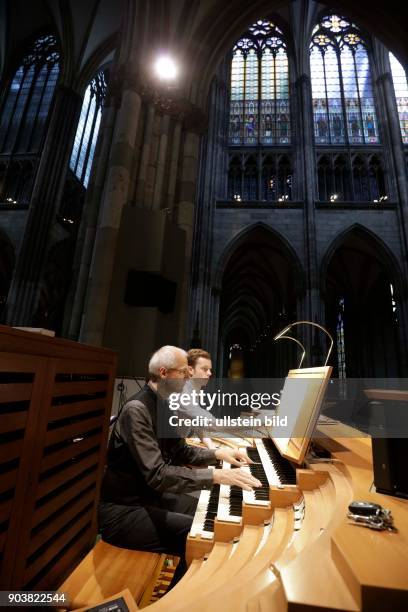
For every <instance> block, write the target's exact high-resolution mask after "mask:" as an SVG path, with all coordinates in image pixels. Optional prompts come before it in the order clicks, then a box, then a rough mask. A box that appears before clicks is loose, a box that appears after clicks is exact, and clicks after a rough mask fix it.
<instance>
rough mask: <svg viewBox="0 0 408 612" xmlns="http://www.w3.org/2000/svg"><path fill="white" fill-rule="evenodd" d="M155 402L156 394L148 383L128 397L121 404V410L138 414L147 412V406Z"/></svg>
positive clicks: (151, 405) (149, 406)
mask: <svg viewBox="0 0 408 612" xmlns="http://www.w3.org/2000/svg"><path fill="white" fill-rule="evenodd" d="M156 402H157V398H156V394H155V393H154V391H152V389H151V388H150V387H149V386H148V385H145V386H144V387H143V388H142V389H140V391H138V392H137V393H135V394H134V395H132V396H131V397H129V399H128V400H127V402H126V404H125V405H124V406H123V411H124V412H130V413H133V414H140V415H142V414H149V408H151V407H154V406H155V405H156Z"/></svg>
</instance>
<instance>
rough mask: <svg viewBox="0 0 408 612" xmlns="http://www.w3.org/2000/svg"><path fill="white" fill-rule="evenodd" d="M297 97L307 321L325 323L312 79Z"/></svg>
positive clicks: (301, 83)
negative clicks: (319, 242) (316, 185)
mask: <svg viewBox="0 0 408 612" xmlns="http://www.w3.org/2000/svg"><path fill="white" fill-rule="evenodd" d="M295 86H296V93H297V100H298V105H299V109H301V110H300V112H299V114H298V117H299V119H298V121H299V124H298V129H299V141H298V143H299V146H300V149H301V154H302V166H303V177H304V188H303V199H304V211H303V213H304V217H303V218H304V249H305V259H304V261H305V272H306V296H305V297H306V300H305V304H304V308H305V314H306V317H307V318H308V319H309V320H310V321H314V320H315V318H317V321H319V322H322V321H323V320H324V319H323V317H324V313H323V312H322V310H323V308H322V304H321V300H320V295H319V273H318V262H317V243H316V218H315V217H316V211H315V150H314V141H313V114H312V112H311V108H312V91H311V83H310V77H309V76H308V75H306V74H302V75H301V76H300V78H299V79H298V80H297V81H296V85H295Z"/></svg>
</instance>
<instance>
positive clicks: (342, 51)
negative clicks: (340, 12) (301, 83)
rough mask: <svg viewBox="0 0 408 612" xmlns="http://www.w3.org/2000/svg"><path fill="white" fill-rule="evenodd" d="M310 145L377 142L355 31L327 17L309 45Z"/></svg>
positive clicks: (366, 69)
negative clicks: (312, 125)
mask: <svg viewBox="0 0 408 612" xmlns="http://www.w3.org/2000/svg"><path fill="white" fill-rule="evenodd" d="M310 72H311V78H312V95H313V115H314V132H315V142H316V144H376V143H378V142H379V136H378V125H377V117H376V112H375V104H374V93H373V86H372V78H371V69H370V61H369V57H368V53H367V47H366V44H365V42H364V40H363V38H362V36H361V33H360V31H359V29H358V28H357V27H356V26H355V25H354V24H352V23H351V22H349V21H347V20H346V19H344V18H343V17H339V16H337V15H327V16H325V17H323V19H322V20H321V21H320V23H319V24H318V25H317V26H316V27H315V29H314V30H313V34H312V41H311V45H310Z"/></svg>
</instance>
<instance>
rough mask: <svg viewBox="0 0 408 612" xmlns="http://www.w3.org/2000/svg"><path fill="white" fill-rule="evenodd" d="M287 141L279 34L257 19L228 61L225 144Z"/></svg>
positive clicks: (283, 47) (285, 89)
mask: <svg viewBox="0 0 408 612" xmlns="http://www.w3.org/2000/svg"><path fill="white" fill-rule="evenodd" d="M289 142H290V109H289V71H288V56H287V52H286V45H285V42H284V41H283V38H282V32H281V30H279V28H277V27H276V26H275V25H274V24H273V23H272V22H270V21H263V20H258V21H257V22H256V23H255V24H254V25H252V26H251V27H250V28H249V29H248V31H247V32H246V33H245V34H244V36H243V37H242V38H240V39H239V41H238V42H237V43H236V45H235V46H234V48H233V51H232V62H231V100H230V121H229V143H230V144H231V145H258V144H266V145H279V144H288V143H289Z"/></svg>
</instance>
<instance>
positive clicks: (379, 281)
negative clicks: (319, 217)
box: [321, 224, 406, 378]
mask: <svg viewBox="0 0 408 612" xmlns="http://www.w3.org/2000/svg"><path fill="white" fill-rule="evenodd" d="M321 286H322V295H323V299H324V303H325V309H326V325H327V327H328V329H329V331H331V333H332V335H333V336H334V337H335V338H336V340H337V342H336V346H335V350H334V353H333V365H334V367H335V371H336V374H339V375H341V376H343V375H346V376H347V377H348V378H349V377H354V378H364V377H373V376H375V377H393V376H401V375H402V368H403V363H404V360H405V358H404V354H405V351H406V349H405V342H404V340H403V337H402V336H403V333H402V332H403V325H402V318H403V312H402V305H401V302H400V298H401V296H402V291H403V287H404V282H403V276H402V274H401V270H400V266H399V264H398V262H397V260H396V258H395V256H394V254H393V253H392V252H391V251H390V249H389V248H388V247H387V246H386V245H385V244H384V242H383V241H382V240H381V239H380V238H379V237H378V236H376V235H375V233H373V232H371V231H370V230H368V229H366V228H365V227H363V226H361V225H360V224H354V225H352V226H351V227H349V228H347V230H345V231H344V232H342V233H341V234H340V235H339V236H337V237H336V239H335V240H334V241H333V242H332V244H331V245H330V247H329V248H328V250H327V253H326V255H325V257H324V258H323V260H322V264H321Z"/></svg>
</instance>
